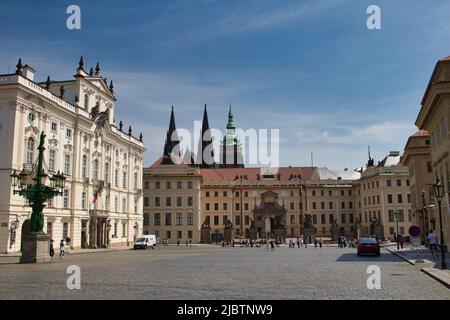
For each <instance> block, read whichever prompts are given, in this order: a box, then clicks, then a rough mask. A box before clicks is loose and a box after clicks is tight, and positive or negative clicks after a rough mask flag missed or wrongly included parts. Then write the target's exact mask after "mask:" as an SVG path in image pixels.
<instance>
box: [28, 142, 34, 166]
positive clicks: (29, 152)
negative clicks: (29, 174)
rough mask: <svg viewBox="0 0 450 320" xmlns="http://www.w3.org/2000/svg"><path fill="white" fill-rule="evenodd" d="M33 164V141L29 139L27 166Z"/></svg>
mask: <svg viewBox="0 0 450 320" xmlns="http://www.w3.org/2000/svg"><path fill="white" fill-rule="evenodd" d="M33 163H34V139H33V138H32V137H29V138H28V140H27V164H33Z"/></svg>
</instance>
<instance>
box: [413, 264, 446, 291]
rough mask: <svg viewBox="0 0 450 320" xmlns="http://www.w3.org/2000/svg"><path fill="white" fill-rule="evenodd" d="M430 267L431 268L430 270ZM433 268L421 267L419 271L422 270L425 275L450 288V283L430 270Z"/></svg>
mask: <svg viewBox="0 0 450 320" xmlns="http://www.w3.org/2000/svg"><path fill="white" fill-rule="evenodd" d="M430 269H431V270H430ZM432 269H433V268H421V269H420V271H422V272H423V273H425V274H426V275H427V276H429V277H431V278H433V279H434V280H436V281H438V282H439V283H441V284H443V285H444V286H445V287H447V288H448V289H450V283H449V282H447V281H445V280H443V279H441V278H439V277H438V276H436V275H435V274H434V272H433V271H434V270H432Z"/></svg>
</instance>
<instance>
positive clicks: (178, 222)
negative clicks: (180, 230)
mask: <svg viewBox="0 0 450 320" xmlns="http://www.w3.org/2000/svg"><path fill="white" fill-rule="evenodd" d="M176 223H177V226H181V225H182V224H183V214H182V213H181V212H177V221H176Z"/></svg>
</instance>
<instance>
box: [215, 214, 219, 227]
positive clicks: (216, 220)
mask: <svg viewBox="0 0 450 320" xmlns="http://www.w3.org/2000/svg"><path fill="white" fill-rule="evenodd" d="M214 225H215V226H217V225H219V216H214Z"/></svg>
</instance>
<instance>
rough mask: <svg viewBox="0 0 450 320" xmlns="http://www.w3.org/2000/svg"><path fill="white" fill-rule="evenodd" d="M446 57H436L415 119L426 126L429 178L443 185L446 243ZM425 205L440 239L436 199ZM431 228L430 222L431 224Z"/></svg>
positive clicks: (449, 231)
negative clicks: (430, 173)
mask: <svg viewBox="0 0 450 320" xmlns="http://www.w3.org/2000/svg"><path fill="white" fill-rule="evenodd" d="M449 103H450V57H446V58H444V59H442V60H439V61H438V62H437V63H436V66H435V68H434V70H433V73H432V75H431V78H430V81H429V83H428V86H427V88H426V90H425V94H424V96H423V98H422V102H421V108H420V111H419V114H418V116H417V119H416V126H417V127H418V128H419V129H421V130H427V131H428V132H429V134H430V142H431V152H430V155H431V166H432V170H433V177H434V178H433V181H436V180H437V179H439V180H440V181H441V182H442V183H443V185H444V197H443V199H442V207H441V209H442V229H443V236H444V242H445V243H446V245H447V246H448V245H450V239H449V238H450V237H449V236H450V206H449V196H448V194H449V192H450V188H449V187H450V186H449V181H450V177H449V152H450V143H449V142H450V141H449V134H448V127H449V119H450V108H449V107H448V106H449ZM430 200H431V201H429V202H428V203H427V205H429V206H432V205H434V208H432V209H431V210H432V211H433V213H432V214H433V216H434V217H436V218H435V223H434V226H435V228H436V231H437V232H436V235H437V236H438V238H439V241H441V235H440V232H439V231H440V228H441V225H440V222H439V220H440V219H439V210H438V208H437V201H435V200H434V199H430ZM431 228H433V226H431Z"/></svg>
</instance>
